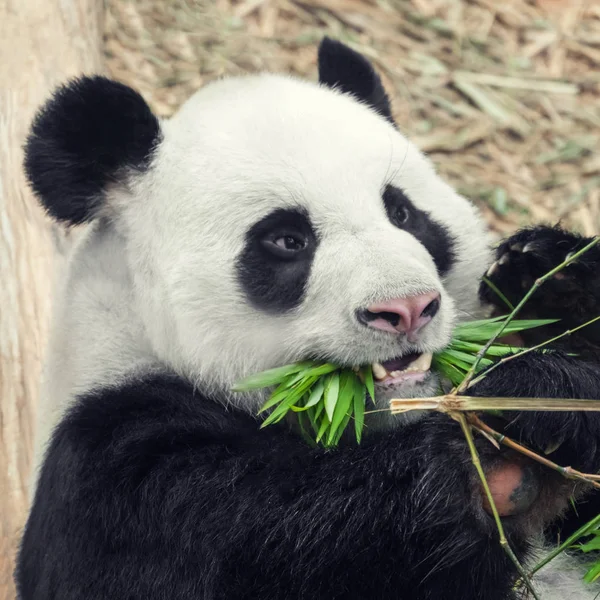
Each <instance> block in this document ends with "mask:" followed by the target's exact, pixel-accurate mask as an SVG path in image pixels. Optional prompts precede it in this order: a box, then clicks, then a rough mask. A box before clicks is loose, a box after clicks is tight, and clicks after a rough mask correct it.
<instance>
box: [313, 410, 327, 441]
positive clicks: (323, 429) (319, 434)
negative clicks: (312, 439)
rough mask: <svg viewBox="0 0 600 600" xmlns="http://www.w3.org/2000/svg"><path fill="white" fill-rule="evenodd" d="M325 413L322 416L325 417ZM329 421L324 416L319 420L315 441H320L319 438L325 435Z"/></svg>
mask: <svg viewBox="0 0 600 600" xmlns="http://www.w3.org/2000/svg"><path fill="white" fill-rule="evenodd" d="M325 416H326V415H325V414H324V415H323V417H325ZM329 426H330V423H329V421H328V420H327V419H326V418H323V419H322V420H321V424H320V426H319V431H318V432H317V440H316V441H317V443H318V442H320V441H321V438H322V437H323V436H324V435H325V433H326V432H327V429H328V428H329Z"/></svg>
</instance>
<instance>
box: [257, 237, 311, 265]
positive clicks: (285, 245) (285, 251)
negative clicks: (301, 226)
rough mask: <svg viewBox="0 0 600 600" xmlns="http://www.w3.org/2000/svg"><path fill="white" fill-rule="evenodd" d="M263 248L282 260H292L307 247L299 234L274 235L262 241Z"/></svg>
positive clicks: (304, 239) (304, 238)
mask: <svg viewBox="0 0 600 600" xmlns="http://www.w3.org/2000/svg"><path fill="white" fill-rule="evenodd" d="M262 245H263V247H264V248H265V249H266V250H268V251H269V252H270V253H271V254H274V255H275V256H277V257H279V258H283V259H293V258H296V256H297V255H298V254H299V253H301V252H302V251H303V250H305V249H306V247H307V239H306V237H305V236H303V235H302V234H300V233H296V232H294V233H287V232H286V233H283V234H282V233H281V232H279V233H276V234H272V235H270V236H267V237H266V238H264V239H263V240H262Z"/></svg>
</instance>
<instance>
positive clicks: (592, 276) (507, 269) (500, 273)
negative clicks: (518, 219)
mask: <svg viewBox="0 0 600 600" xmlns="http://www.w3.org/2000/svg"><path fill="white" fill-rule="evenodd" d="M591 241H592V239H591V238H583V237H581V236H579V235H577V234H574V233H570V232H566V231H564V230H563V229H561V228H560V227H532V228H528V229H523V230H521V231H519V232H518V233H516V234H515V235H513V236H511V237H510V238H508V239H507V240H506V241H505V242H503V243H502V244H501V245H500V246H499V247H498V250H497V252H496V259H497V263H496V267H495V269H494V270H493V272H492V273H490V274H489V275H488V277H489V279H490V280H491V281H492V283H493V284H494V285H495V286H496V287H497V288H498V289H499V290H500V291H501V292H502V293H503V294H504V295H505V296H506V297H507V298H508V300H509V301H510V302H511V303H512V304H513V305H516V304H517V303H518V302H519V301H520V300H521V299H522V298H523V296H524V294H525V293H526V292H527V291H528V290H529V289H530V288H531V286H532V285H533V283H534V282H535V280H536V279H537V278H539V277H541V276H542V275H545V274H546V273H547V272H548V271H550V270H551V269H553V268H554V267H556V266H557V265H559V264H560V263H562V262H563V261H564V259H565V258H566V257H567V255H568V254H569V253H573V252H576V251H577V250H580V249H581V248H583V247H584V246H585V245H586V244H588V243H589V242H591ZM524 249H526V250H527V251H526V252H523V250H524ZM479 293H480V296H481V299H482V300H483V301H484V302H487V303H489V304H492V305H494V306H495V307H496V309H497V312H498V313H502V314H506V313H507V312H508V309H507V307H506V305H505V304H504V303H503V301H502V300H501V299H500V298H499V297H498V296H497V295H496V293H495V292H494V291H493V290H492V289H491V288H490V287H488V286H487V285H486V284H485V282H483V283H482V284H481V287H480V292H479ZM521 315H522V317H524V318H525V317H538V318H545V319H560V322H559V323H557V324H556V325H551V326H548V327H543V328H539V329H532V330H531V331H528V332H524V333H523V334H522V337H523V339H524V340H525V342H526V343H527V344H528V345H533V344H537V343H540V342H543V341H545V340H548V339H550V338H551V337H554V336H555V335H558V334H560V333H562V332H564V331H565V330H567V329H573V328H574V327H577V326H578V325H582V324H583V323H586V322H587V321H589V320H591V319H593V318H595V317H597V316H600V248H599V247H598V246H596V247H595V248H592V249H591V250H589V251H588V252H587V253H585V254H584V255H583V256H582V257H581V258H580V259H579V260H577V261H576V262H575V263H572V264H571V265H569V266H568V267H566V268H565V269H564V270H562V271H561V272H560V273H558V274H557V275H556V276H555V277H554V278H552V279H550V280H549V281H547V282H546V283H545V284H544V286H543V288H540V289H538V290H537V291H536V292H535V293H534V294H533V296H532V297H531V299H530V300H529V301H528V302H527V304H525V306H524V308H523V311H522V313H521ZM554 347H556V348H561V349H565V350H569V351H575V352H578V353H579V354H580V355H581V356H583V357H585V358H588V359H593V360H596V361H600V322H596V323H595V324H593V325H591V326H589V327H586V328H584V329H581V330H580V331H578V332H576V333H575V334H573V335H571V336H569V337H568V338H565V339H563V340H561V341H559V342H558V343H557V344H555V346H554Z"/></svg>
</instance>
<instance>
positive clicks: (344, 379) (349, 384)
mask: <svg viewBox="0 0 600 600" xmlns="http://www.w3.org/2000/svg"><path fill="white" fill-rule="evenodd" d="M353 380H354V373H353V372H352V371H342V374H341V376H340V391H339V394H338V399H337V403H336V405H335V409H334V411H333V416H332V417H331V427H330V428H329V434H328V436H327V443H328V444H331V442H332V441H333V439H334V437H335V435H336V433H337V431H338V428H339V427H340V425H341V424H342V421H343V420H344V418H345V417H346V414H347V413H348V410H349V409H350V404H351V403H352V396H353V393H354V381H353Z"/></svg>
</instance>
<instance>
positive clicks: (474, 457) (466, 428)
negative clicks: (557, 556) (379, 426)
mask: <svg viewBox="0 0 600 600" xmlns="http://www.w3.org/2000/svg"><path fill="white" fill-rule="evenodd" d="M450 416H451V417H452V418H453V419H454V420H455V421H458V422H459V423H460V426H461V428H462V430H463V433H464V435H465V439H466V440H467V444H468V446H469V450H470V452H471V461H472V462H473V465H474V466H475V469H476V471H477V474H478V475H479V479H480V480H481V484H482V485H483V489H484V491H485V495H486V496H487V499H488V502H489V503H490V508H491V509H492V514H493V516H494V521H495V522H496V527H497V529H498V535H499V537H500V546H502V549H503V550H504V552H506V554H507V555H508V557H509V558H510V560H511V561H512V562H513V564H514V565H515V567H516V569H517V571H518V572H519V574H520V575H521V578H522V579H523V581H524V582H525V585H526V586H527V588H528V589H529V591H530V592H531V594H532V596H533V597H534V598H535V600H540V597H539V596H538V595H537V593H536V591H535V589H534V587H533V585H532V583H531V580H530V579H529V576H528V575H527V573H526V571H525V569H524V568H523V565H521V563H520V562H519V559H518V558H517V557H516V555H515V553H514V552H513V549H512V548H511V547H510V544H509V543H508V540H507V539H506V534H505V533H504V526H503V525H502V519H500V514H499V513H498V509H497V508H496V503H495V501H494V497H493V495H492V492H491V490H490V486H489V484H488V482H487V478H486V476H485V473H484V471H483V467H482V466H481V461H480V460H479V453H478V452H477V448H476V447H475V441H474V439H473V433H472V432H471V426H470V425H469V423H468V422H467V418H466V417H465V415H464V414H462V413H450Z"/></svg>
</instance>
